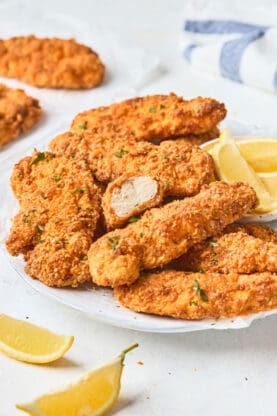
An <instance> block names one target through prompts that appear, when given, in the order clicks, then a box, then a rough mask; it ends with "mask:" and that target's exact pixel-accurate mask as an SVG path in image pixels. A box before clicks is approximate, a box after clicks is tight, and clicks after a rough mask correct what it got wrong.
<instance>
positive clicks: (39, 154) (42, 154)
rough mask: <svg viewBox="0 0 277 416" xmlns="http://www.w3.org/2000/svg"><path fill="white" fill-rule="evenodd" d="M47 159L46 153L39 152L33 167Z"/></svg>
mask: <svg viewBox="0 0 277 416" xmlns="http://www.w3.org/2000/svg"><path fill="white" fill-rule="evenodd" d="M44 159H46V156H45V153H44V152H38V154H37V156H36V158H35V159H34V160H33V161H32V163H31V166H32V165H35V164H36V163H38V162H40V161H41V160H44Z"/></svg>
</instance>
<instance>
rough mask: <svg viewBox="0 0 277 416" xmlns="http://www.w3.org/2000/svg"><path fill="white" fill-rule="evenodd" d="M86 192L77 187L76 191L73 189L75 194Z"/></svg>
mask: <svg viewBox="0 0 277 416" xmlns="http://www.w3.org/2000/svg"><path fill="white" fill-rule="evenodd" d="M84 192H85V190H84V189H81V188H77V189H75V191H73V194H83V193H84Z"/></svg>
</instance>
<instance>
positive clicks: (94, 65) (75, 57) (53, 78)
mask: <svg viewBox="0 0 277 416" xmlns="http://www.w3.org/2000/svg"><path fill="white" fill-rule="evenodd" d="M104 72H105V66H104V65H103V63H102V62H101V60H100V58H99V56H98V55H97V54H96V53H95V52H94V51H93V50H92V49H90V48H88V47H87V46H84V45H81V44H79V43H77V42H76V41H75V40H74V39H58V38H42V39H39V38H36V37H35V36H32V35H31V36H19V37H13V38H10V39H6V40H3V39H0V75H2V76H5V77H10V78H17V79H20V80H21V81H24V82H26V83H27V84H31V85H35V86H36V87H47V88H68V89H79V88H93V87H96V86H97V85H99V84H101V82H102V80H103V77H104Z"/></svg>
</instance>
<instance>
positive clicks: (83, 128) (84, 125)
mask: <svg viewBox="0 0 277 416" xmlns="http://www.w3.org/2000/svg"><path fill="white" fill-rule="evenodd" d="M87 128H88V123H87V122H85V123H84V124H81V125H80V126H79V129H82V130H86V129H87Z"/></svg>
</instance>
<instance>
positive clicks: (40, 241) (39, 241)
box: [35, 240, 45, 243]
mask: <svg viewBox="0 0 277 416" xmlns="http://www.w3.org/2000/svg"><path fill="white" fill-rule="evenodd" d="M44 241H45V240H36V241H35V242H36V243H44Z"/></svg>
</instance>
